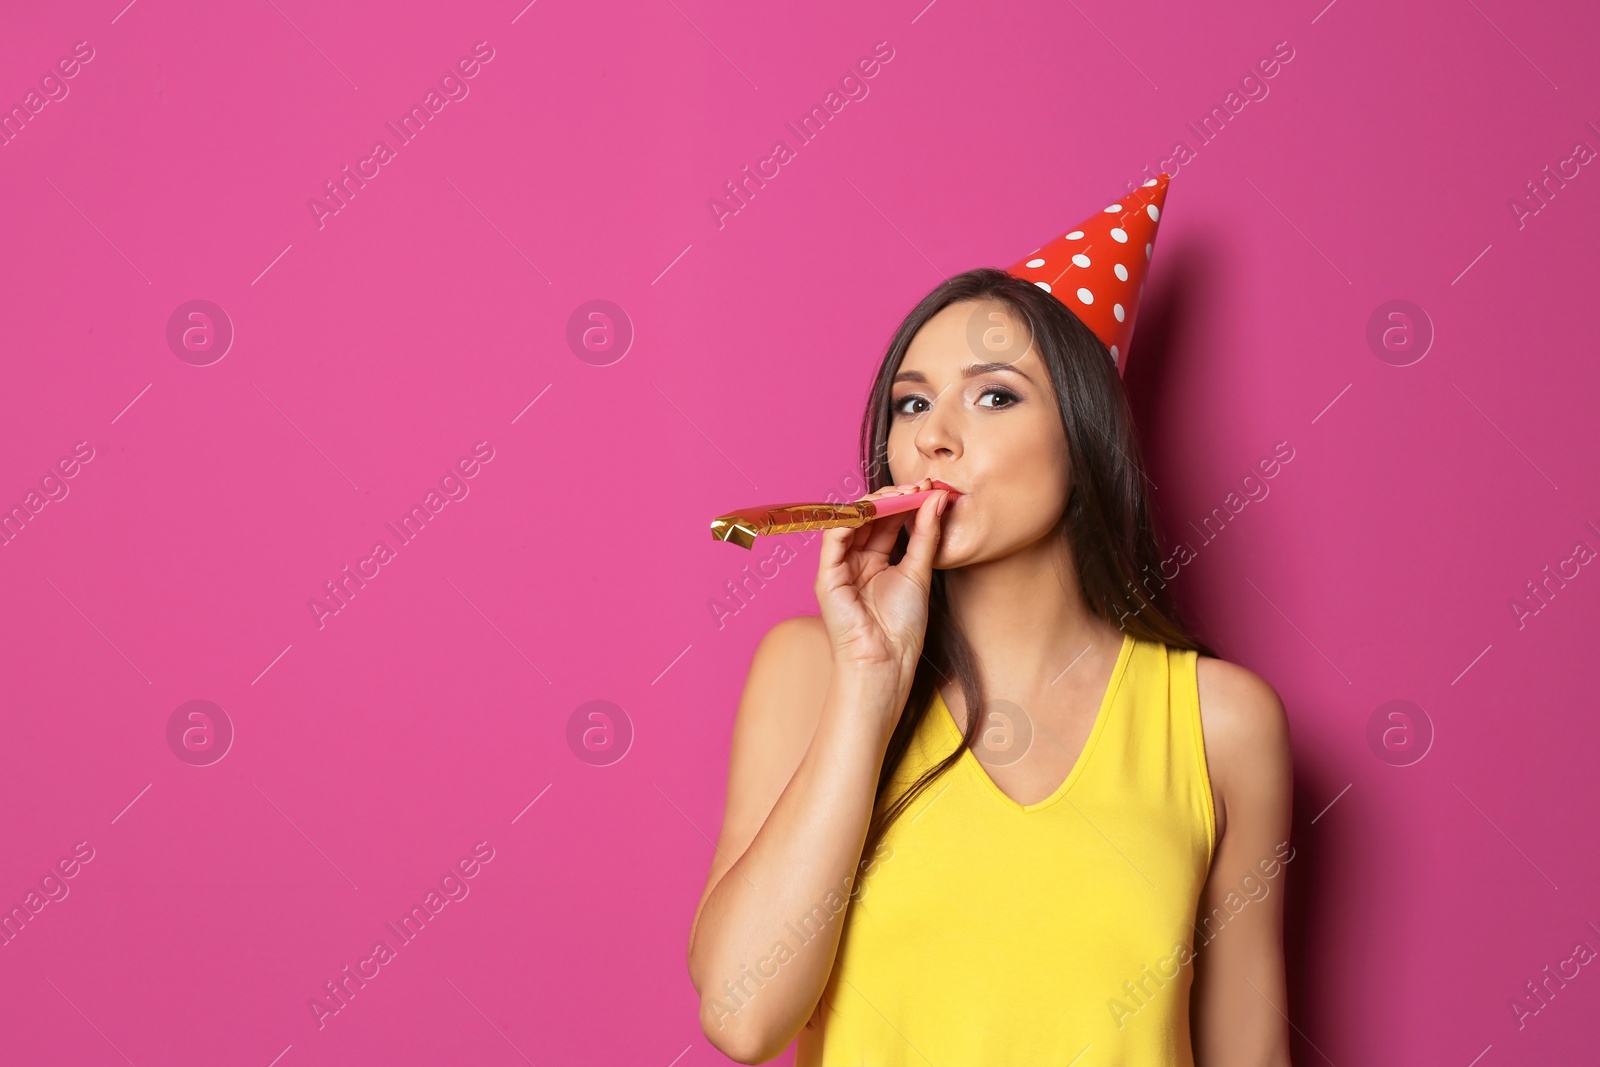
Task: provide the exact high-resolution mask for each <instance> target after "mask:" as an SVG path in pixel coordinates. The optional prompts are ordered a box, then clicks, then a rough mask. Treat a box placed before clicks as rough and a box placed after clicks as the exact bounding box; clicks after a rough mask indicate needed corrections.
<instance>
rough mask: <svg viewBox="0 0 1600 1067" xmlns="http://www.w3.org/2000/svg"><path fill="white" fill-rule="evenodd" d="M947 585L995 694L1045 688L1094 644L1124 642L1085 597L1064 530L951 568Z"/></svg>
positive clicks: (959, 621)
mask: <svg viewBox="0 0 1600 1067" xmlns="http://www.w3.org/2000/svg"><path fill="white" fill-rule="evenodd" d="M944 583H945V597H946V601H947V603H948V604H949V608H950V613H951V616H952V618H953V619H954V621H955V622H956V623H957V624H958V625H959V626H960V627H961V631H962V633H963V634H965V636H966V639H967V643H968V644H969V645H970V646H971V648H972V652H973V654H974V656H975V657H976V659H977V663H978V668H979V676H980V677H981V678H982V679H983V688H984V693H985V694H986V695H987V696H1002V695H1005V694H1011V693H1015V694H1022V693H1034V692H1039V691H1041V690H1043V689H1046V688H1048V687H1049V686H1050V685H1051V684H1052V682H1053V681H1054V680H1055V679H1056V678H1058V677H1059V676H1060V675H1061V673H1062V672H1063V671H1064V670H1066V668H1067V667H1068V665H1070V664H1072V663H1073V662H1074V661H1075V660H1076V658H1077V657H1078V656H1079V655H1080V654H1081V653H1083V652H1084V650H1085V649H1086V648H1090V647H1094V646H1100V647H1101V648H1102V649H1104V650H1109V649H1111V648H1112V646H1114V645H1118V644H1120V642H1121V640H1122V634H1121V632H1120V631H1118V630H1117V628H1116V627H1114V626H1112V625H1111V624H1110V623H1108V622H1106V621H1105V620H1104V619H1102V618H1100V617H1099V616H1098V615H1096V614H1094V612H1092V611H1091V610H1090V609H1089V606H1088V605H1087V604H1086V603H1085V602H1084V599H1083V595H1082V593H1081V592H1080V590H1079V588H1078V578H1077V567H1076V564H1075V562H1074V559H1073V555H1072V548H1071V546H1070V545H1069V544H1068V543H1067V540H1066V538H1064V537H1062V536H1060V535H1059V534H1051V535H1049V536H1047V537H1043V538H1040V539H1039V540H1038V541H1036V542H1034V543H1033V544H1032V545H1030V546H1028V547H1027V548H1024V549H1022V550H1020V551H1018V552H1013V553H1012V554H1010V555H1008V556H1006V557H1004V558H1003V559H996V560H989V561H986V562H983V563H975V564H971V565H969V566H966V567H959V568H956V569H953V570H948V571H945V572H944ZM1086 658H1087V659H1095V657H1094V656H1093V655H1092V654H1091V655H1090V656H1089V657H1086Z"/></svg>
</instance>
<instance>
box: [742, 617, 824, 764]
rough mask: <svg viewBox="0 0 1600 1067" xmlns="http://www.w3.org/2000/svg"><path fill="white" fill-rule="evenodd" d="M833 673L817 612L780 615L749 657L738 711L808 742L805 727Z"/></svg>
mask: <svg viewBox="0 0 1600 1067" xmlns="http://www.w3.org/2000/svg"><path fill="white" fill-rule="evenodd" d="M832 673H833V656H832V653H831V651H830V649H829V647H828V631H827V628H826V627H824V626H823V624H822V619H821V617H820V616H817V615H796V616H794V617H793V618H788V619H782V620H780V621H778V622H776V623H774V624H773V625H772V626H771V627H769V628H768V629H767V632H766V633H765V634H763V635H762V636H761V640H760V641H759V642H757V644H756V649H755V653H754V654H753V655H752V656H751V657H750V673H749V676H748V677H747V678H746V680H745V689H744V698H743V699H742V700H741V702H740V704H741V708H740V711H741V716H749V717H754V718H757V719H760V720H765V721H766V722H767V723H770V724H773V725H774V726H775V727H776V731H777V732H778V733H780V734H782V735H785V736H789V737H790V739H791V740H794V739H797V738H798V737H799V736H801V735H803V736H804V739H805V741H806V743H809V742H810V739H811V733H810V729H809V727H812V726H815V724H816V719H817V718H818V717H819V715H820V714H821V711H822V702H823V699H824V697H825V695H826V694H827V690H828V682H829V681H830V680H831V676H832ZM774 720H776V722H775V723H774Z"/></svg>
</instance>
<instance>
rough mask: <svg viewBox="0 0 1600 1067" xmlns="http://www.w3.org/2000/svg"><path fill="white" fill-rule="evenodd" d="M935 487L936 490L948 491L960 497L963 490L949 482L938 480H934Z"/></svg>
mask: <svg viewBox="0 0 1600 1067" xmlns="http://www.w3.org/2000/svg"><path fill="white" fill-rule="evenodd" d="M933 487H934V488H935V489H944V490H947V491H949V492H950V493H951V494H952V495H955V496H960V495H961V490H959V489H957V488H956V487H955V486H953V485H951V484H950V483H949V482H945V481H940V480H939V479H938V478H935V479H933Z"/></svg>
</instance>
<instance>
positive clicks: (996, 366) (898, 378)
mask: <svg viewBox="0 0 1600 1067" xmlns="http://www.w3.org/2000/svg"><path fill="white" fill-rule="evenodd" d="M1002 370H1008V371H1010V372H1011V373H1012V374H1018V375H1021V376H1022V378H1023V380H1024V381H1026V382H1028V383H1030V384H1032V382H1033V379H1032V378H1029V377H1028V375H1027V373H1026V372H1024V371H1021V370H1018V369H1017V367H1016V365H1015V364H1012V363H969V364H967V365H966V366H965V367H963V368H961V377H963V378H976V377H977V376H978V375H980V374H989V373H992V372H994V371H1002ZM894 381H895V383H896V384H897V383H899V382H921V383H922V384H923V385H926V384H928V376H927V375H926V374H923V373H922V372H921V371H918V370H903V371H901V372H900V373H899V374H896V375H895V376H894Z"/></svg>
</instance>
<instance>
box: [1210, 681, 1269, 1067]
mask: <svg viewBox="0 0 1600 1067" xmlns="http://www.w3.org/2000/svg"><path fill="white" fill-rule="evenodd" d="M1197 669H1198V675H1199V687H1200V717H1201V725H1202V729H1203V730H1204V732H1205V748H1206V759H1207V764H1208V766H1209V769H1210V772H1211V783H1212V789H1213V794H1214V796H1215V798H1216V805H1217V833H1218V842H1217V848H1216V852H1215V854H1214V855H1213V857H1212V861H1211V874H1210V876H1209V878H1207V880H1206V885H1205V889H1204V891H1203V892H1202V893H1201V896H1200V905H1199V910H1198V914H1197V915H1196V916H1195V942H1194V948H1195V953H1196V956H1195V984H1194V990H1193V994H1192V996H1191V1000H1190V1023H1191V1029H1192V1032H1193V1040H1194V1053H1195V1063H1196V1065H1197V1067H1235V1065H1238V1067H1289V1019H1288V1013H1289V1003H1288V994H1287V991H1286V988H1285V981H1284V965H1283V886H1284V881H1285V878H1286V874H1285V872H1284V865H1285V864H1286V863H1288V862H1289V861H1291V860H1292V859H1293V858H1294V850H1293V847H1292V846H1291V845H1290V844H1289V824H1290V815H1291V804H1292V800H1293V788H1292V787H1293V765H1292V760H1291V755H1290V749H1289V724H1288V719H1287V717H1286V716H1285V714H1284V710H1283V703H1282V701H1281V700H1279V698H1278V694H1277V693H1276V692H1274V691H1273V689H1272V687H1271V686H1269V685H1268V684H1267V683H1266V682H1264V681H1263V680H1262V679H1261V678H1259V677H1258V676H1256V675H1255V674H1253V673H1251V672H1250V671H1248V670H1246V669H1244V668H1243V667H1239V666H1236V665H1235V664H1231V663H1225V662H1223V661H1221V660H1217V659H1212V658H1211V657H1209V656H1201V657H1200V658H1199V663H1198V668H1197Z"/></svg>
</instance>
